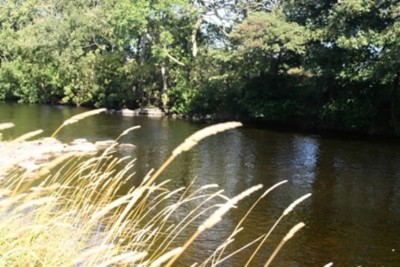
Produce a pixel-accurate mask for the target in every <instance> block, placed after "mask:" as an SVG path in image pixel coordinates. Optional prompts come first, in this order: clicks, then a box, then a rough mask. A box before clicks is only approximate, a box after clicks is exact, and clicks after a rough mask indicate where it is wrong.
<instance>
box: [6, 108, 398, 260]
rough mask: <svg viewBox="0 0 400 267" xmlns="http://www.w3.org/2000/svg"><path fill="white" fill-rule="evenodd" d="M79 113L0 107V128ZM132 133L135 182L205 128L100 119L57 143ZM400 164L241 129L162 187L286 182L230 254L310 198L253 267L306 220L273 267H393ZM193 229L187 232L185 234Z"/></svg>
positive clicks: (297, 137) (195, 254)
mask: <svg viewBox="0 0 400 267" xmlns="http://www.w3.org/2000/svg"><path fill="white" fill-rule="evenodd" d="M82 111H83V110H82V109H72V108H68V107H61V108H58V107H52V106H33V105H32V106H29V105H12V104H1V105H0V122H5V121H11V122H14V123H15V124H16V125H17V127H16V128H15V129H14V130H10V131H8V132H7V136H6V138H10V137H12V136H14V137H15V136H17V135H19V134H22V133H26V132H28V131H31V130H36V129H38V128H43V129H44V130H46V134H50V133H51V132H52V131H53V130H54V129H56V128H57V126H58V125H59V124H60V123H61V122H62V121H63V120H65V119H67V118H69V117H71V116H72V115H75V114H77V113H80V112H82ZM134 125H141V126H142V128H141V129H139V130H135V131H133V132H132V133H130V134H129V135H127V136H125V137H123V139H122V142H127V143H133V144H135V145H136V146H137V149H136V150H134V151H133V152H132V154H129V155H131V156H132V157H133V158H137V161H136V163H135V166H134V171H135V172H136V175H135V177H136V178H137V179H140V178H142V177H144V175H146V174H147V172H148V171H149V170H150V169H151V168H157V167H158V166H160V165H161V164H162V162H163V161H164V160H165V159H166V158H167V157H168V156H169V154H170V153H171V151H172V150H173V149H174V148H175V147H176V146H177V145H178V144H179V143H181V142H182V141H183V140H184V139H185V138H186V137H188V136H189V135H190V134H192V133H193V132H195V131H196V130H198V129H200V128H201V127H202V125H199V124H193V123H190V122H187V121H182V120H173V119H151V118H143V117H130V118H128V117H120V116H118V115H111V114H101V115H98V116H95V117H91V118H88V119H87V120H85V121H83V122H79V123H78V124H76V125H74V126H72V127H70V128H65V129H63V130H62V132H61V134H60V139H62V140H65V141H69V140H72V139H74V138H81V137H83V138H88V139H89V140H106V139H114V138H116V137H117V136H118V135H119V134H120V133H121V132H123V131H124V130H125V129H127V128H129V127H131V126H134ZM122 155H124V156H125V155H127V154H126V153H125V154H124V153H122ZM399 162H400V145H399V144H398V143H396V142H381V141H380V142H374V141H372V142H367V141H365V140H350V139H343V138H341V139H335V138H323V137H319V136H315V135H307V134H296V133H284V132H276V131H270V130H266V129H256V128H242V129H238V130H233V131H230V132H226V133H222V134H220V135H217V136H213V137H210V138H208V139H206V140H204V141H203V142H201V143H200V144H199V145H198V146H197V147H195V148H194V149H193V150H191V151H190V152H188V153H185V154H183V155H181V156H179V157H178V158H177V160H176V161H175V162H173V163H172V164H171V166H170V167H169V168H168V169H167V170H166V172H165V173H163V175H162V177H161V179H164V180H165V179H170V180H171V182H170V187H171V188H177V187H180V186H188V185H189V184H190V183H191V182H192V181H193V179H194V178H196V177H197V178H196V180H195V184H196V187H199V186H201V185H206V184H213V183H217V184H218V185H219V186H220V187H221V188H223V189H225V194H226V195H228V196H234V195H235V194H238V193H239V192H241V191H243V190H244V189H246V188H249V187H251V186H253V185H256V184H260V183H261V184H263V185H264V186H265V188H267V187H269V186H271V185H273V184H275V183H277V182H279V181H282V180H285V179H287V180H288V181H289V183H288V184H286V185H283V186H281V187H280V188H279V189H277V190H276V191H274V192H273V193H271V194H270V195H269V196H268V197H267V198H265V199H263V200H262V201H261V202H260V204H259V205H258V206H257V207H256V209H255V210H254V212H253V213H252V214H251V216H250V217H249V218H248V220H247V221H246V222H245V224H244V227H245V228H246V229H245V231H244V233H243V234H240V235H239V236H238V237H237V238H236V241H237V242H236V243H235V245H234V246H233V249H237V248H240V247H241V246H243V245H244V244H246V243H248V242H249V241H251V240H253V239H255V238H257V237H258V236H259V235H261V234H263V233H265V232H267V231H268V230H269V227H271V226H272V224H273V223H274V222H275V220H276V219H277V218H278V217H279V216H280V214H281V213H282V211H283V210H284V209H285V208H286V207H287V205H289V204H290V203H291V202H292V201H293V200H295V199H297V198H298V197H300V196H302V195H304V194H306V193H312V194H313V195H312V197H311V199H309V200H307V201H306V202H304V203H302V204H301V205H300V206H298V207H297V208H296V210H295V211H294V212H293V213H292V214H290V215H289V216H288V217H287V218H285V220H284V221H283V222H282V223H281V224H280V226H279V227H278V228H277V229H276V231H275V232H274V233H273V234H272V236H271V238H270V240H269V241H268V242H267V244H266V245H265V246H264V247H263V248H262V252H261V253H260V254H259V256H257V258H256V259H255V260H254V261H253V263H252V266H260V265H262V264H264V263H265V261H266V259H267V256H268V255H269V254H270V253H271V252H272V251H273V249H274V248H275V246H276V245H277V244H278V243H279V241H280V239H281V238H282V237H283V236H284V235H285V234H286V232H287V231H288V230H289V229H290V228H291V227H292V226H293V225H294V224H296V223H297V222H299V221H304V222H305V223H306V225H307V227H306V228H305V229H303V230H302V231H301V232H300V233H299V234H298V235H297V236H296V237H295V238H294V239H293V240H290V242H289V243H288V244H286V245H285V247H284V248H283V249H282V251H281V252H280V254H279V255H278V257H277V258H276V260H275V261H274V266H323V265H324V264H327V263H329V262H334V263H335V266H398V264H399V263H400V235H399V233H400V216H399V214H400V204H399V203H400V164H399ZM136 178H135V179H136ZM132 184H133V182H132ZM132 184H130V186H131V185H132ZM128 186H129V185H128ZM254 200H255V197H252V198H249V199H246V200H244V201H243V202H241V203H240V205H239V208H238V209H236V210H234V211H232V212H231V213H229V216H227V217H226V218H225V220H224V221H223V222H221V223H220V224H219V225H217V226H216V227H214V228H212V229H211V230H210V231H208V232H206V233H204V234H203V235H201V236H200V238H199V240H198V241H197V242H196V244H194V245H193V246H192V247H191V248H190V249H189V251H188V252H187V253H186V254H185V256H184V257H183V258H182V259H181V261H180V265H181V266H189V264H190V263H193V262H195V261H198V260H200V259H204V258H205V257H206V256H207V255H209V254H210V250H213V249H215V247H216V246H218V245H219V244H220V241H221V240H222V239H224V237H226V236H227V235H228V234H229V233H230V232H231V231H232V229H233V228H234V227H235V225H236V223H237V222H238V221H239V220H240V218H241V217H242V216H243V212H245V211H247V209H248V208H249V207H250V206H251V204H252V202H253V201H254ZM190 208H191V206H190V205H189V206H187V207H185V209H186V211H187V210H190ZM183 211H185V210H183ZM179 216H180V215H179V214H178V215H177V217H176V219H177V220H179ZM195 227H196V225H193V229H191V228H189V229H188V233H187V234H188V235H189V234H191V233H189V232H190V231H192V230H194V228H195ZM182 238H183V239H184V237H182ZM248 257H249V252H248V251H247V253H242V254H240V255H239V256H238V257H234V258H232V259H231V260H230V261H227V262H226V264H225V265H223V266H243V264H244V263H245V262H246V260H247V258H248Z"/></svg>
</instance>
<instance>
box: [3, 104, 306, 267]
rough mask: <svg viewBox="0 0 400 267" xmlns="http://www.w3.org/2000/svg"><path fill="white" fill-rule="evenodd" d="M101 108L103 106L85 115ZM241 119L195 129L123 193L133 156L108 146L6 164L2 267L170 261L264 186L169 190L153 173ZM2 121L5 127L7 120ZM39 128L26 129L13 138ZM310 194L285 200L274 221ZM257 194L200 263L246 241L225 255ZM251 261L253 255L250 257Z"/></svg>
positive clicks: (219, 259)
mask: <svg viewBox="0 0 400 267" xmlns="http://www.w3.org/2000/svg"><path fill="white" fill-rule="evenodd" d="M98 112H102V110H98V111H95V112H92V113H89V115H94V114H97V113H98ZM89 115H88V113H86V114H85V115H81V116H75V117H73V118H71V119H70V120H68V121H66V122H64V123H63V124H62V125H61V126H60V128H59V129H57V131H56V132H55V133H54V134H53V136H55V135H56V134H57V133H58V131H59V130H60V129H61V128H62V127H64V126H66V125H69V124H72V123H74V122H77V121H79V120H80V119H83V118H85V117H87V116H89ZM240 125H241V124H240V123H225V124H218V125H215V126H210V127H208V128H206V129H204V130H201V131H199V132H197V133H195V134H193V135H192V136H190V137H189V138H188V139H186V140H185V141H184V143H182V144H181V145H180V146H178V147H177V148H176V149H175V150H174V151H173V152H172V155H171V157H170V158H169V159H168V160H167V161H166V163H164V164H163V165H162V166H161V167H160V168H159V169H158V170H157V171H156V172H155V173H154V174H153V175H151V174H149V175H148V177H146V178H145V179H143V181H142V183H141V184H140V185H139V186H136V187H132V188H131V189H130V190H128V192H126V193H125V194H123V195H120V194H119V193H118V192H121V189H122V188H123V187H124V186H125V185H126V183H128V182H129V181H130V179H132V173H131V169H132V166H133V164H134V160H130V159H129V158H123V159H121V158H117V157H116V156H114V155H113V154H112V153H111V151H112V150H106V151H105V152H104V153H102V154H101V155H98V156H87V155H85V154H78V155H77V154H65V155H63V156H60V157H57V158H56V159H54V160H53V161H51V162H49V163H48V164H46V165H45V166H42V167H41V168H40V169H38V170H37V171H36V172H35V173H21V171H18V170H17V169H15V168H14V167H13V166H7V168H8V169H7V172H5V173H6V176H4V177H1V179H0V266H151V267H155V266H173V265H174V263H175V262H176V260H177V259H178V258H179V257H180V256H181V255H182V254H183V253H185V251H186V249H187V248H188V247H189V246H190V245H191V244H192V243H193V242H195V240H196V238H197V237H198V236H199V235H200V234H201V233H202V232H204V231H207V230H208V229H210V228H212V227H213V226H214V225H215V224H217V223H219V222H220V221H221V220H223V218H224V216H225V215H226V213H228V212H229V210H230V209H231V208H232V207H235V206H236V205H237V204H238V203H239V201H240V200H242V199H243V198H246V197H247V196H249V195H250V194H254V193H255V192H256V191H258V190H260V189H261V188H262V185H256V186H254V187H251V188H250V189H248V190H245V191H244V192H243V193H241V194H239V195H237V196H235V197H232V198H229V197H227V196H225V195H223V190H221V189H219V188H218V186H217V185H206V186H203V187H200V188H190V190H189V188H177V189H172V190H169V189H167V187H166V184H167V183H168V181H165V182H159V183H157V177H159V175H160V174H161V173H162V172H163V170H164V169H165V168H166V167H167V166H168V164H169V163H170V162H171V161H172V160H173V159H174V158H175V157H177V156H178V155H179V154H181V153H183V152H184V151H187V150H189V149H191V148H192V147H193V146H194V145H196V144H197V143H198V142H200V141H201V140H202V139H204V138H206V137H208V136H210V135H212V134H215V133H218V132H221V131H225V130H229V129H232V128H236V127H238V126H240ZM6 126H7V127H8V126H11V124H9V125H6ZM1 127H3V129H5V128H4V127H5V126H4V125H3V126H1ZM0 129H1V128H0ZM132 129H135V128H132ZM132 129H128V130H127V131H125V132H124V133H122V135H124V134H128V133H129V131H130V130H132ZM38 133H39V132H32V133H30V134H27V135H24V136H22V137H20V138H19V140H18V141H21V140H26V139H28V138H32V137H34V136H36V134H38ZM10 142H12V141H10ZM0 167H1V166H0ZM117 170H118V171H117ZM283 183H285V181H283V182H281V183H278V184H277V185H275V186H273V187H271V188H270V189H267V190H266V191H265V192H264V194H262V195H261V196H260V198H259V199H261V198H264V197H265V196H266V195H267V194H268V193H269V192H270V191H272V190H273V189H275V188H276V187H278V186H280V185H282V184H283ZM190 187H194V184H192V185H190ZM308 196H309V195H306V196H304V197H302V198H300V199H299V200H297V201H295V202H294V203H293V204H292V205H290V206H289V207H288V208H287V209H286V210H285V211H284V212H283V214H282V216H281V218H279V219H278V221H277V223H276V224H278V223H279V221H280V220H281V219H282V218H283V217H284V216H286V215H287V214H288V213H289V212H290V211H291V210H292V209H293V208H294V207H295V206H296V205H297V204H299V203H300V202H301V201H303V200H305V199H306V198H307V197H308ZM172 200H173V201H172ZM258 201H259V200H257V201H256V202H255V203H254V205H253V206H252V207H251V208H250V209H249V210H248V212H247V213H246V214H245V215H244V216H243V218H242V220H240V221H239V222H238V225H237V227H236V229H235V230H234V231H233V232H232V234H231V235H230V236H229V237H228V239H227V240H225V241H223V242H222V243H221V246H220V247H218V248H217V249H216V250H215V251H214V252H213V253H212V255H210V256H209V257H208V258H207V259H204V261H203V262H202V263H198V265H199V266H217V265H219V264H221V263H223V262H224V261H225V260H226V259H227V258H229V257H230V256H232V255H234V254H236V253H240V252H242V250H243V248H242V249H239V250H238V251H236V252H233V253H231V254H229V255H227V254H226V253H225V251H226V248H227V247H228V246H229V245H230V244H231V242H232V241H233V239H234V237H235V235H236V234H237V233H238V232H240V231H241V229H242V228H241V227H242V226H241V225H242V223H243V221H244V220H245V219H246V217H247V216H248V215H249V214H250V212H251V210H252V209H253V208H254V206H255V205H256V204H257V202H258ZM187 203H191V204H192V205H193V207H192V209H191V210H190V211H189V212H187V213H186V215H185V216H184V217H183V219H182V220H181V221H180V222H179V223H178V224H177V225H174V224H171V223H170V222H171V221H172V220H171V218H172V217H173V216H174V214H175V213H176V212H177V211H178V210H180V208H181V207H182V206H184V205H185V204H187ZM216 203H217V204H216ZM206 214H209V215H208V216H207V218H206V219H204V220H203V222H202V223H200V224H199V226H198V227H197V230H196V231H195V232H194V233H193V234H192V235H191V236H189V237H188V238H187V240H186V242H184V243H183V244H180V245H179V244H178V245H177V243H179V241H178V237H180V236H181V235H182V233H183V231H184V230H185V229H187V228H188V227H189V226H191V225H192V224H193V223H194V222H195V221H197V220H198V219H199V218H200V217H201V216H204V215H206ZM303 226H304V225H303V224H299V225H297V226H295V228H294V230H292V231H291V232H289V233H288V235H287V236H286V237H284V239H283V240H282V242H281V243H280V244H279V245H278V247H277V248H276V250H275V251H274V253H273V254H272V255H271V257H270V258H269V259H266V266H267V265H268V264H270V262H271V261H272V260H273V258H274V257H275V255H276V254H277V253H278V252H279V250H280V249H281V247H282V246H283V245H284V243H285V242H287V241H288V240H289V239H290V238H291V236H293V234H294V233H295V232H296V231H298V230H299V229H300V228H301V227H303ZM275 227H276V225H274V226H273V228H272V229H271V230H270V232H272V230H273V229H274V228H275ZM270 232H269V233H268V234H264V235H261V236H260V237H259V238H257V239H256V240H254V241H253V242H251V243H250V244H248V246H251V245H255V244H257V243H259V246H258V247H257V248H256V249H255V253H256V252H257V251H258V250H259V247H260V246H261V245H262V244H263V243H264V242H265V239H266V238H268V236H269V234H270ZM251 260H252V256H251V257H250V259H249V264H250V262H251Z"/></svg>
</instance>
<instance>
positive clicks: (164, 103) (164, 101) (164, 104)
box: [161, 63, 168, 113]
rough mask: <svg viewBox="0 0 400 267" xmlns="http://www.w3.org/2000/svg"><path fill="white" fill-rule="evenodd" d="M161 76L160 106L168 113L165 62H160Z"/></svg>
mask: <svg viewBox="0 0 400 267" xmlns="http://www.w3.org/2000/svg"><path fill="white" fill-rule="evenodd" d="M161 76H162V81H163V88H162V93H161V101H162V108H163V110H164V112H165V113H168V76H167V71H166V68H165V63H162V64H161Z"/></svg>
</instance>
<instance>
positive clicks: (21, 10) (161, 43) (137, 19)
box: [0, 0, 400, 134]
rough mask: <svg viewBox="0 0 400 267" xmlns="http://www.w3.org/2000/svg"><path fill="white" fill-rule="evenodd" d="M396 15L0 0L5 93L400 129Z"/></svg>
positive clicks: (368, 8)
mask: <svg viewBox="0 0 400 267" xmlns="http://www.w3.org/2000/svg"><path fill="white" fill-rule="evenodd" d="M399 12H400V4H399V3H398V1H396V0H387V1H366V0H341V1H335V0H329V1H326V0H317V1H311V0H296V1H294V0H288V1H248V0H240V1H237V4H236V5H231V4H230V3H228V2H224V1H216V2H215V1H214V2H213V4H211V2H209V1H187V0H173V1H166V0H160V1H146V0H118V1H117V0H105V1H86V0H76V1H68V0H60V1H56V0H49V1H40V0H25V1H9V0H6V1H2V2H1V3H0V99H5V100H18V101H21V102H31V103H65V104H75V105H89V106H96V107H112V108H122V107H131V108H134V107H139V106H146V105H147V106H158V107H161V108H164V109H165V110H166V111H170V112H173V113H188V114H213V115H216V116H218V115H222V116H237V115H241V116H247V117H249V118H259V117H262V118H264V119H266V120H282V121H287V120H288V121H290V120H292V119H296V120H306V121H309V120H310V118H312V120H313V123H314V124H320V125H321V126H322V124H327V125H340V127H345V128H352V129H353V128H360V129H361V128H363V129H366V128H368V125H370V124H371V123H372V121H374V120H376V117H375V116H378V114H380V115H379V116H380V117H379V118H380V119H382V114H383V113H385V114H386V115H385V116H386V117H385V118H383V119H384V120H387V121H389V123H388V124H390V125H392V126H393V129H392V130H395V131H396V132H399V134H400V112H399V110H400V98H399V97H400V88H399V87H400V82H399V79H400V78H399V77H400V72H399V69H400V61H399V59H398V55H399V54H400V37H399V36H400V30H399V29H400V16H399ZM386 106H389V107H390V108H389V109H390V110H391V112H379V110H380V109H381V108H382V107H386ZM310 107H311V108H310ZM389 113H390V114H389ZM348 114H352V115H348ZM388 114H389V115H388Z"/></svg>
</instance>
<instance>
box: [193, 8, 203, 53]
mask: <svg viewBox="0 0 400 267" xmlns="http://www.w3.org/2000/svg"><path fill="white" fill-rule="evenodd" d="M202 21H203V18H202V17H201V16H200V17H199V18H198V19H197V21H196V24H194V27H193V30H192V35H191V40H192V55H193V57H196V56H197V53H198V46H197V40H196V35H197V32H198V30H199V28H200V25H201V22H202Z"/></svg>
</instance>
